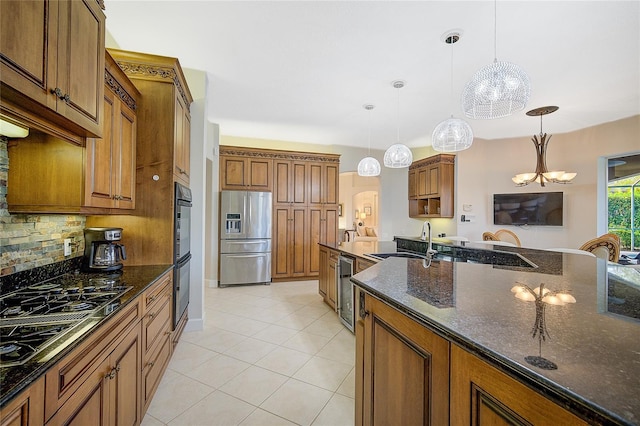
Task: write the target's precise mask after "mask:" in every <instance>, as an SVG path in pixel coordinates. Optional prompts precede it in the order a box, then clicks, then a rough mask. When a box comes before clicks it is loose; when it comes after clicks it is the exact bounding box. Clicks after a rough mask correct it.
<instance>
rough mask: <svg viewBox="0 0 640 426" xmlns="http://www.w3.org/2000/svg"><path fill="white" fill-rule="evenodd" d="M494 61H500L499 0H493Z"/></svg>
mask: <svg viewBox="0 0 640 426" xmlns="http://www.w3.org/2000/svg"><path fill="white" fill-rule="evenodd" d="M493 61H494V62H497V61H498V0H493Z"/></svg>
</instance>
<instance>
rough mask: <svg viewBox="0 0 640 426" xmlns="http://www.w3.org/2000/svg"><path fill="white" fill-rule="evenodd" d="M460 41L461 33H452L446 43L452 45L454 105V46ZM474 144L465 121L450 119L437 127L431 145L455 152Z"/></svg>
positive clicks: (471, 133) (448, 35)
mask: <svg viewBox="0 0 640 426" xmlns="http://www.w3.org/2000/svg"><path fill="white" fill-rule="evenodd" d="M458 40H460V33H459V32H450V33H448V34H447V35H446V37H445V39H444V42H445V43H447V44H450V45H451V99H452V102H451V103H452V105H453V44H454V43H456V42H457V41H458ZM472 143H473V130H471V126H470V125H469V124H468V123H467V122H466V121H464V120H461V119H459V118H453V114H451V118H448V119H446V120H444V121H441V122H440V124H438V125H437V126H436V128H435V129H434V130H433V134H432V135H431V145H432V146H433V149H435V150H436V151H442V152H455V151H462V150H465V149H467V148H470V147H471V144H472Z"/></svg>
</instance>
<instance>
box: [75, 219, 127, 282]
mask: <svg viewBox="0 0 640 426" xmlns="http://www.w3.org/2000/svg"><path fill="white" fill-rule="evenodd" d="M121 238H122V228H85V230H84V258H83V259H82V266H83V269H84V270H85V271H91V272H105V271H116V270H119V269H122V263H120V261H121V260H124V259H126V258H127V252H126V251H125V249H124V246H123V245H122V244H118V243H117V241H120V239H121Z"/></svg>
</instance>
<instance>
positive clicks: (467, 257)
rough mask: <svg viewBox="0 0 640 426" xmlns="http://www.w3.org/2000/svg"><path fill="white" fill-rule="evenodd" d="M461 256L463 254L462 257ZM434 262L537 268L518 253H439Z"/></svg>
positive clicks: (383, 256)
mask: <svg viewBox="0 0 640 426" xmlns="http://www.w3.org/2000/svg"><path fill="white" fill-rule="evenodd" d="M460 254H463V255H462V256H460ZM366 255H367V256H370V257H373V258H374V259H378V260H384V259H388V258H389V257H404V258H409V259H427V256H426V255H424V254H420V253H414V252H408V251H399V252H390V253H366ZM432 260H435V261H445V262H466V263H483V264H486V265H496V266H505V267H513V266H515V267H522V268H536V267H537V266H536V265H535V264H533V263H532V262H530V261H529V260H527V259H525V258H524V257H522V256H520V255H519V254H518V253H509V252H495V251H494V252H489V254H488V255H487V253H484V252H482V254H480V255H478V254H477V253H474V252H464V253H461V252H458V256H454V255H453V254H452V253H437V254H435V255H434V256H433V258H432Z"/></svg>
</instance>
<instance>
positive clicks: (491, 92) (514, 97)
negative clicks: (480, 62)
mask: <svg viewBox="0 0 640 426" xmlns="http://www.w3.org/2000/svg"><path fill="white" fill-rule="evenodd" d="M496 9H497V6H496V1H494V12H493V13H494V27H493V52H494V60H493V63H492V64H490V65H487V66H486V67H484V68H481V69H480V70H478V71H476V73H475V74H474V75H473V77H471V81H469V82H468V83H467V85H466V86H465V88H464V91H463V92H462V110H463V111H464V114H465V115H466V116H467V117H469V118H475V119H482V120H488V119H493V118H501V117H506V116H508V115H511V114H513V113H514V112H517V111H521V110H523V109H524V108H525V107H526V106H527V102H528V101H529V96H530V95H531V84H530V83H529V77H528V76H527V74H526V73H525V72H524V71H523V70H522V68H520V67H519V66H518V65H515V64H512V63H510V62H499V61H498V59H497V48H496V44H497V41H496V40H497V30H496V28H497V17H496Z"/></svg>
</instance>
